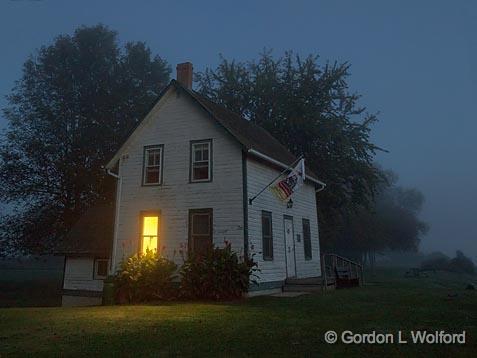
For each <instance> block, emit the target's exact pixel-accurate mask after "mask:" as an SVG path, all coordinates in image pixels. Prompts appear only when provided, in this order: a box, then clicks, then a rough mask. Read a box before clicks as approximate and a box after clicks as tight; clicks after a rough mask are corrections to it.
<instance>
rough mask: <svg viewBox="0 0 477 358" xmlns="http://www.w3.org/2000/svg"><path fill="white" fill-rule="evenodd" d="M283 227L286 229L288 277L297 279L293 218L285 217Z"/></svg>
mask: <svg viewBox="0 0 477 358" xmlns="http://www.w3.org/2000/svg"><path fill="white" fill-rule="evenodd" d="M283 226H284V228H285V256H286V262H287V277H295V276H296V265H295V240H294V233H293V218H292V217H290V216H285V217H284V218H283Z"/></svg>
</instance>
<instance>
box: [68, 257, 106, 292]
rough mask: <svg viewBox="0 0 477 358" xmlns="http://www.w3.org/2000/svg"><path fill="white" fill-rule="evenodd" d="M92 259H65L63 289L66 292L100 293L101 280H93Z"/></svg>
mask: <svg viewBox="0 0 477 358" xmlns="http://www.w3.org/2000/svg"><path fill="white" fill-rule="evenodd" d="M93 273H94V258H92V257H67V258H66V262H65V277H64V280H63V288H64V289H67V290H85V291H102V290H103V280H95V279H94V276H93Z"/></svg>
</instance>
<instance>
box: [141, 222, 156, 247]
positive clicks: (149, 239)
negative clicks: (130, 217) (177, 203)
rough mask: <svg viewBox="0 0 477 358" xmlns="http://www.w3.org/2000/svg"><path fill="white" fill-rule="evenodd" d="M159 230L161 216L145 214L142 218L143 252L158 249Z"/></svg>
mask: <svg viewBox="0 0 477 358" xmlns="http://www.w3.org/2000/svg"><path fill="white" fill-rule="evenodd" d="M158 232H159V216H150V215H147V216H143V218H142V252H143V253H146V251H147V250H149V251H157V236H158Z"/></svg>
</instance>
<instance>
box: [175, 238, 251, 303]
mask: <svg viewBox="0 0 477 358" xmlns="http://www.w3.org/2000/svg"><path fill="white" fill-rule="evenodd" d="M257 270H258V268H257V264H256V263H255V262H254V261H253V259H252V258H247V257H245V258H241V257H239V256H238V255H237V253H236V252H233V251H232V248H231V245H230V243H228V242H226V245H225V247H224V248H219V247H214V248H211V249H210V250H208V251H207V252H206V253H203V254H194V253H190V254H189V255H188V257H187V259H185V261H184V264H183V265H182V267H181V269H180V276H181V288H180V290H181V295H183V297H185V298H192V299H194V298H200V299H213V300H222V299H235V298H240V297H242V296H243V294H244V293H245V292H247V291H248V288H249V285H250V283H256V281H255V277H256V275H255V272H256V271H257Z"/></svg>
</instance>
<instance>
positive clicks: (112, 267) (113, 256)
mask: <svg viewBox="0 0 477 358" xmlns="http://www.w3.org/2000/svg"><path fill="white" fill-rule="evenodd" d="M120 171H121V159H119V161H118V173H117V174H116V173H113V172H112V171H111V170H110V169H107V170H106V173H107V174H108V175H111V176H112V177H113V178H116V180H117V183H116V202H115V214H114V233H113V248H112V253H111V263H110V266H109V274H110V275H113V274H114V270H115V269H116V248H117V241H118V231H119V208H120V207H121V205H120V202H121V189H122V182H123V181H122V180H121V176H120Z"/></svg>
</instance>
